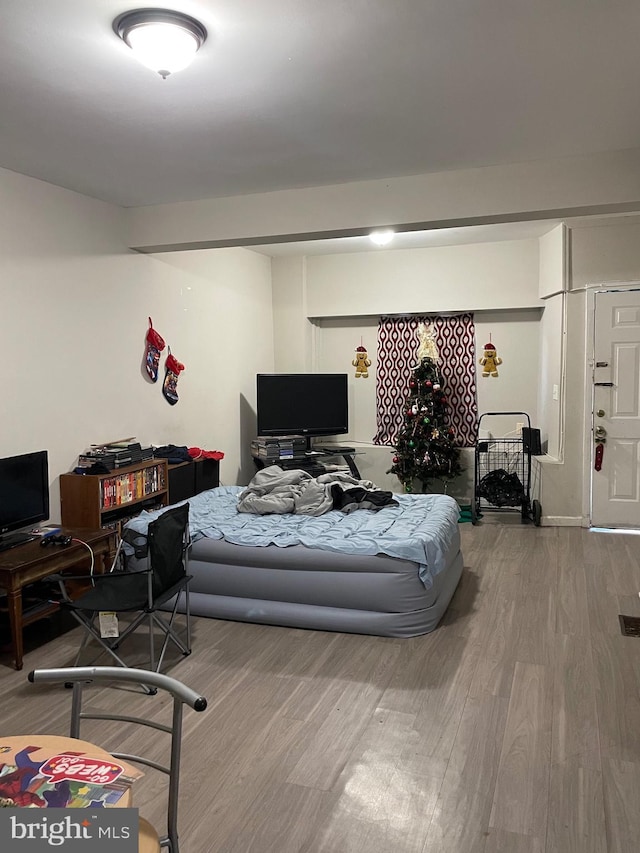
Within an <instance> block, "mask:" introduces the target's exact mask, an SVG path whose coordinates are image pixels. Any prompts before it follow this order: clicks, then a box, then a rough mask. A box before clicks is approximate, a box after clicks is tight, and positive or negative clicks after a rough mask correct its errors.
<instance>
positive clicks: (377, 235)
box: [369, 228, 395, 246]
mask: <svg viewBox="0 0 640 853" xmlns="http://www.w3.org/2000/svg"><path fill="white" fill-rule="evenodd" d="M394 236H395V231H393V230H392V229H391V228H385V229H383V230H382V231H372V232H371V234H369V239H370V240H371V242H372V243H375V244H376V246H387V245H388V244H389V243H390V242H391V241H392V240H393V238H394Z"/></svg>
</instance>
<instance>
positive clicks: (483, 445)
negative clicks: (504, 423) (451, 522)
mask: <svg viewBox="0 0 640 853" xmlns="http://www.w3.org/2000/svg"><path fill="white" fill-rule="evenodd" d="M509 416H516V417H520V418H522V423H523V424H526V435H527V436H531V434H532V433H531V419H530V418H529V415H528V414H527V413H526V412H485V413H484V414H482V415H480V417H479V418H478V435H480V432H481V426H482V425H483V422H484V426H485V429H486V428H487V422H488V419H489V418H497V417H509ZM524 435H525V431H524V428H523V431H522V432H520V433H519V434H517V435H514V434H513V433H511V434H509V435H506V436H504V437H503V438H478V439H477V441H476V446H475V476H474V489H473V500H472V501H471V520H472V522H473V524H476V523H477V521H478V519H479V518H480V517H481V516H482V515H483V513H484V512H519V513H520V515H521V517H522V521H529V520H531V521H533V523H534V524H535V525H536V526H539V525H540V519H541V517H542V507H541V506H540V502H539V501H537V500H534V501H531V455H532V454H531V447H530V443H529V442H527V441H525V438H524Z"/></svg>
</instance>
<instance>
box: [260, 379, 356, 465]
mask: <svg viewBox="0 0 640 853" xmlns="http://www.w3.org/2000/svg"><path fill="white" fill-rule="evenodd" d="M256 408H257V429H258V435H259V436H261V437H262V436H264V437H266V438H269V437H273V438H285V437H293V436H303V437H304V438H305V441H306V449H307V450H310V449H311V442H312V439H314V438H317V437H322V436H324V437H326V436H332V435H344V434H345V433H347V432H349V397H348V390H347V374H346V373H259V374H258V375H257V376H256Z"/></svg>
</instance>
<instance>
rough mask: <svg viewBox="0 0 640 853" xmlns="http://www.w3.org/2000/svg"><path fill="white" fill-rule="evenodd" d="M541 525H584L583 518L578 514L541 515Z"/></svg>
mask: <svg viewBox="0 0 640 853" xmlns="http://www.w3.org/2000/svg"><path fill="white" fill-rule="evenodd" d="M540 526H541V527H584V519H583V518H582V516H580V515H576V516H573V515H543V516H542V520H541V522H540Z"/></svg>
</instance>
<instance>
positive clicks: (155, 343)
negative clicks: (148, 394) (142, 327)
mask: <svg viewBox="0 0 640 853" xmlns="http://www.w3.org/2000/svg"><path fill="white" fill-rule="evenodd" d="M164 346H165V345H164V339H163V338H162V337H161V336H160V335H159V334H158V333H157V332H156V330H155V329H154V328H153V323H152V322H151V317H149V330H148V332H147V352H146V355H145V359H144V363H145V367H146V368H147V373H148V374H149V379H150V380H151V381H152V382H157V381H158V364H159V363H160V353H161V352H162V350H163V349H164Z"/></svg>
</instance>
